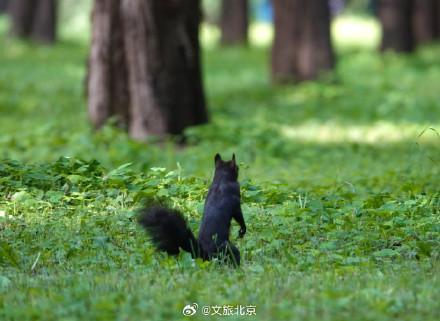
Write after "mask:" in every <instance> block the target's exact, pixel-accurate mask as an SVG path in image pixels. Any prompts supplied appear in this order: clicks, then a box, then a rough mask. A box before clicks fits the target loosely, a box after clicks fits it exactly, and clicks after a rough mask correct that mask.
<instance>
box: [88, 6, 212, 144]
mask: <svg viewBox="0 0 440 321" xmlns="http://www.w3.org/2000/svg"><path fill="white" fill-rule="evenodd" d="M200 16H201V15H200V3H199V0H187V1H185V2H182V1H177V0H170V1H162V0H117V1H116V0H95V7H94V11H93V38H92V47H91V52H90V58H89V72H88V97H89V99H88V100H89V101H88V104H89V116H90V119H91V121H92V123H93V125H94V127H95V128H99V127H101V126H102V125H103V124H104V123H105V122H106V121H107V119H108V118H109V117H112V116H116V117H117V119H118V123H119V124H121V125H122V126H123V127H125V128H126V129H127V130H128V131H129V133H130V136H131V137H133V138H135V139H140V140H142V139H145V138H147V137H149V136H163V135H166V134H175V135H180V134H182V133H183V131H184V129H185V128H186V127H188V126H193V125H197V124H201V123H204V122H206V121H207V112H206V108H205V98H204V91H203V86H202V77H201V68H200V53H199V52H200V48H199V39H198V32H199V22H200ZM110 48H113V49H111V50H110Z"/></svg>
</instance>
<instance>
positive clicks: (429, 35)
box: [412, 0, 437, 44]
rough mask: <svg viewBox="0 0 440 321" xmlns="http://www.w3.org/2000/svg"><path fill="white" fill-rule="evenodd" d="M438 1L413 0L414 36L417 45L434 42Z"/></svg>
mask: <svg viewBox="0 0 440 321" xmlns="http://www.w3.org/2000/svg"><path fill="white" fill-rule="evenodd" d="M436 2H437V0H413V3H414V4H413V6H414V7H413V16H412V24H413V34H414V41H415V43H416V44H424V43H428V42H431V41H433V40H434V38H435V33H436V24H435V9H436V8H435V7H436Z"/></svg>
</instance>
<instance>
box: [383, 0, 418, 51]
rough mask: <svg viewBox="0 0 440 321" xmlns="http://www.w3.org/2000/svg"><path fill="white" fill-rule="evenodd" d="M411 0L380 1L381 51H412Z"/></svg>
mask: <svg viewBox="0 0 440 321" xmlns="http://www.w3.org/2000/svg"><path fill="white" fill-rule="evenodd" d="M411 17H412V0H380V1H379V19H380V21H381V24H382V45H381V49H382V50H383V51H385V50H394V51H397V52H411V51H412V50H413V49H414V37H413V29H412V19H411Z"/></svg>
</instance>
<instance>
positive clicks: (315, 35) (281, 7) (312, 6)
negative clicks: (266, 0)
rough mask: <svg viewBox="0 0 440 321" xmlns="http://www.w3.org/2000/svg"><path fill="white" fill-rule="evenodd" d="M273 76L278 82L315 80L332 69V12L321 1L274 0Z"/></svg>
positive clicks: (333, 59) (326, 4)
mask: <svg viewBox="0 0 440 321" xmlns="http://www.w3.org/2000/svg"><path fill="white" fill-rule="evenodd" d="M273 3H274V9H275V39H274V45H273V49H272V76H273V80H274V81H276V82H287V81H303V80H312V79H316V78H318V77H319V75H320V74H321V73H322V72H325V71H328V70H330V69H332V68H333V66H334V62H335V58H334V53H333V48H332V43H331V37H330V10H329V6H328V2H327V1H322V0H309V1H301V0H274V2H273Z"/></svg>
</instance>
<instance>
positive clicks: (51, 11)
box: [32, 0, 57, 44]
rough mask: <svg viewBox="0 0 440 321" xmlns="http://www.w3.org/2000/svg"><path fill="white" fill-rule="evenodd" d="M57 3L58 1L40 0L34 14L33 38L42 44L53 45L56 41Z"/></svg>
mask: <svg viewBox="0 0 440 321" xmlns="http://www.w3.org/2000/svg"><path fill="white" fill-rule="evenodd" d="M56 29H57V2H56V0H39V1H38V5H37V7H36V11H35V13H34V23H33V26H32V38H33V39H34V40H36V41H38V42H42V43H47V44H50V43H53V42H55V40H56Z"/></svg>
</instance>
